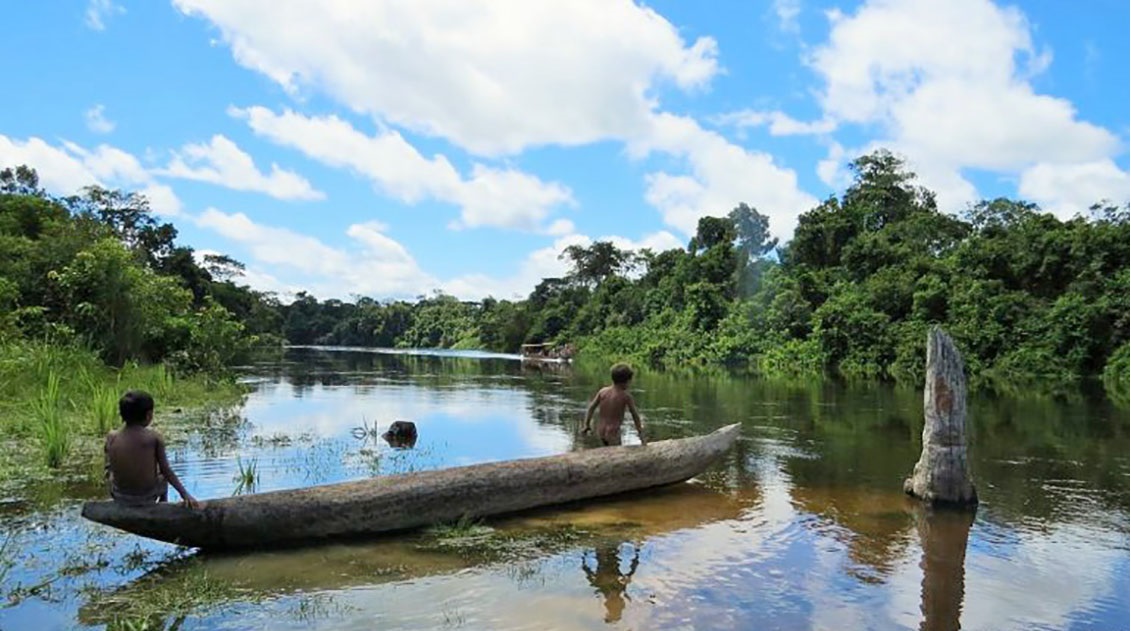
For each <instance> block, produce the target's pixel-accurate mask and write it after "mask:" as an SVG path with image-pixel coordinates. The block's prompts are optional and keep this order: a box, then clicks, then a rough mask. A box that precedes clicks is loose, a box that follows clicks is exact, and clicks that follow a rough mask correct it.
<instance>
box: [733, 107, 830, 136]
mask: <svg viewBox="0 0 1131 631" xmlns="http://www.w3.org/2000/svg"><path fill="white" fill-rule="evenodd" d="M715 120H716V122H718V123H719V124H723V125H734V126H736V127H739V128H743V127H762V126H767V127H769V130H770V135H771V136H803V135H819V134H828V133H830V132H832V131H833V130H834V129H836V123H835V122H834V121H832V120H829V119H821V120H816V121H810V122H805V121H799V120H797V119H796V118H793V117H792V116H790V115H789V114H786V113H784V112H779V111H762V110H749V109H747V110H740V111H737V112H731V113H729V114H723V115H722V116H718V117H716V119H715Z"/></svg>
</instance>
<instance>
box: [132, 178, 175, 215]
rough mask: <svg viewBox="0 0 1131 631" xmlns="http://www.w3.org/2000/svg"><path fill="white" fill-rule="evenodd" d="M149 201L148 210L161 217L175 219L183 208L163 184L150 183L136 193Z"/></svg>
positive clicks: (170, 190)
mask: <svg viewBox="0 0 1131 631" xmlns="http://www.w3.org/2000/svg"><path fill="white" fill-rule="evenodd" d="M138 192H139V193H141V194H142V195H145V197H146V199H148V200H149V209H150V210H152V211H153V213H154V214H156V215H160V216H162V217H175V216H177V215H180V214H181V211H182V210H184V207H183V206H182V205H181V200H180V199H179V198H178V197H177V194H176V193H174V192H173V189H172V188H169V186H167V185H165V184H157V183H151V184H149V185H148V186H146V187H145V188H142V189H141V190H139V191H138Z"/></svg>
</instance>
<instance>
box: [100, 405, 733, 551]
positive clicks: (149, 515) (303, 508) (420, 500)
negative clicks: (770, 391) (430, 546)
mask: <svg viewBox="0 0 1131 631" xmlns="http://www.w3.org/2000/svg"><path fill="white" fill-rule="evenodd" d="M738 434H739V426H738V425H737V424H735V425H728V426H726V427H723V428H720V429H718V430H715V431H714V432H713V433H711V434H707V435H705V436H695V437H691V438H681V439H673V440H662V441H657V442H654V443H649V444H648V445H647V446H640V445H634V446H627V447H602V448H597V449H588V450H583V451H574V452H569V453H565V454H561V455H557V456H546V457H542V458H525V459H520V460H506V461H503V462H494V463H486V464H477V465H471V466H466V467H454V468H451V469H439V470H434V471H420V472H414V473H405V474H401V475H391V476H384V477H377V478H372V479H368V480H358V481H355V482H340V483H337V484H327V485H323V486H315V487H310V488H303V489H293V490H288V491H271V492H267V493H256V494H250V495H238V496H235V497H225V498H222V499H216V500H208V501H204V502H201V507H200V508H199V509H196V510H193V509H190V508H187V507H185V506H182V505H180V504H175V503H163V504H152V505H149V506H127V505H125V504H119V503H117V502H114V501H97V502H87V503H85V504H84V505H83V507H82V516H83V517H85V518H87V519H89V520H91V521H95V522H98V523H100V524H106V525H107V526H113V527H115V528H118V529H121V530H125V531H127V532H131V533H134V534H137V535H141V536H143V537H149V538H151V539H157V540H159V541H167V542H169V543H175V544H180V545H185V546H193V547H198V548H206V549H213V550H222V549H240V548H260V547H271V546H280V545H295V544H301V543H310V542H316V541H319V540H324V539H329V538H335V537H345V536H358V535H372V534H378V533H383V532H391V531H400V530H409V529H413V528H419V527H422V526H430V525H435V524H438V523H445V522H451V521H455V520H458V519H462V518H465V517H470V518H477V517H486V516H490V515H501V514H506V513H514V512H518V511H523V510H527V509H531V508H537V507H540V506H550V505H553V504H562V503H566V502H574V501H578V500H585V499H590V498H595V497H603V496H608V495H615V494H618V493H625V492H627V491H636V490H640V489H645V488H650V487H656V486H663V485H667V484H674V483H676V482H682V481H684V480H688V479H690V478H692V477H694V476H696V475H698V474H700V473H702V472H703V471H704V470H705V469H706V468H707V467H708V466H710V465H711V464H712V463H714V462H716V461H717V460H719V459H720V458H721V457H722V456H723V454H725V453H726V451H727V450H728V449H730V447H731V445H733V444H734V441H735V440H736V439H737V438H738Z"/></svg>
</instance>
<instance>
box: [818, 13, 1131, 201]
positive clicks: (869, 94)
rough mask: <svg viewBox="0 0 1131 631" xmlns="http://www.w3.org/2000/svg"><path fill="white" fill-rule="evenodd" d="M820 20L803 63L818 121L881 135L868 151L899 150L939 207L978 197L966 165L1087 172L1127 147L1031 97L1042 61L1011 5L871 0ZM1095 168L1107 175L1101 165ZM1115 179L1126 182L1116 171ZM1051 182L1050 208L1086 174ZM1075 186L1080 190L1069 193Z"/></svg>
mask: <svg viewBox="0 0 1131 631" xmlns="http://www.w3.org/2000/svg"><path fill="white" fill-rule="evenodd" d="M830 16H831V23H832V30H831V32H830V34H829V39H828V41H827V42H826V43H825V44H823V45H821V46H818V47H817V48H815V49H814V50H813V52H812V53H811V55H810V56H809V58H808V63H809V64H810V65H811V67H812V68H813V69H814V70H815V71H816V72H817V74H818V76H819V77H820V78H821V79H822V81H823V83H824V86H823V89H822V90H821V93H820V97H819V101H820V104H821V106H822V108H823V110H824V113H825V118H826V119H827V120H829V121H832V122H834V123H836V124H838V125H842V124H852V125H859V126H865V127H869V128H870V127H878V128H879V129H880V130H882V131H881V133H882V134H883V135H884V137H881V138H877V139H876V140H875V141H874V142H873V143H872V146H886V147H890V148H892V149H894V150H895V151H897V152H898V153H901V154H903V155H905V156H907V158H908V159H909V162H910V164H911V167H912V168H913V169H915V170H916V171H917V172H918V173H919V175H920V177H921V179H922V180H923V183H924V184H925V185H926V186H928V187H930V188H933V189H936V190H937V192H938V193H939V202H940V205H941V206H942V207H943V208H944V209H947V210H955V209H957V208H960V207H961V206H962V205H964V204H965V203H967V202H970V201H974V199H975V198H976V196H977V190H976V189H975V187H974V186H973V185H972V184H971V183H970V182H969V181H968V180H966V179H965V177H964V176H963V175H962V171H963V170H964V169H978V170H983V171H989V172H993V173H999V174H1005V175H1009V176H1015V175H1018V174H1020V173H1022V172H1025V171H1028V170H1030V169H1033V168H1035V167H1036V166H1037V165H1039V164H1047V165H1050V166H1049V167H1048V168H1052V167H1051V165H1059V167H1058V168H1063V169H1064V170H1065V173H1094V168H1092V167H1089V166H1087V165H1095V164H1097V162H1103V161H1104V160H1106V159H1108V158H1111V157H1112V156H1114V155H1116V154H1117V153H1118V152H1119V151H1121V150H1122V148H1123V145H1124V144H1125V143H1123V142H1121V141H1120V140H1119V138H1117V137H1116V136H1115V134H1113V133H1112V132H1110V131H1109V130H1106V129H1103V128H1102V127H1099V126H1097V125H1094V124H1092V123H1089V122H1087V121H1083V120H1080V119H1079V117H1078V115H1077V112H1076V109H1075V108H1074V107H1073V105H1072V103H1071V102H1069V101H1067V100H1065V99H1062V98H1056V97H1052V96H1048V95H1043V94H1038V93H1037V92H1036V90H1035V89H1034V87H1033V85H1032V84H1031V78H1032V77H1033V76H1035V75H1036V74H1038V73H1040V72H1042V71H1044V70H1045V69H1046V68H1047V67H1048V65H1049V64H1050V63H1051V61H1052V56H1051V53H1050V52H1048V51H1047V50H1044V49H1040V48H1039V47H1038V46H1037V45H1036V44H1035V43H1034V41H1033V39H1032V36H1031V34H1030V30H1031V29H1030V25H1029V23H1028V21H1027V20H1026V18H1025V16H1024V15H1023V14H1022V13H1021V12H1020V11H1019V10H1017V9H1016V8H1013V7H999V6H997V5H995V4H993V3H992V2H990V1H989V0H954V1H952V2H934V1H931V0H870V1H869V2H866V3H865V4H864V5H863V6H862V7H861V8H860V9H859V10H858V11H857V12H856V13H855V14H853V15H845V14H843V13H840V12H837V11H833V12H831V13H830ZM892 33H898V34H899V35H898V37H892V36H891V34H892ZM954 42H962V45H961V46H955V45H954ZM861 149H865V148H861ZM819 169H820V170H821V171H822V173H823V175H822V177H823V179H824V177H825V176H827V175H828V174H829V173H831V172H832V169H831V168H830V167H829V166H828V165H826V164H822V165H821V166H819ZM1105 173H1106V175H1105V176H1104V177H1105V178H1111V177H1114V175H1113V173H1112V171H1111V169H1110V168H1107V169H1106V170H1105ZM1033 177H1039V176H1031V177H1030V186H1029V187H1028V188H1029V190H1032V189H1033V186H1034V185H1033V184H1032V179H1033ZM1122 178H1123V182H1124V184H1123V188H1124V189H1126V188H1127V174H1126V172H1123V173H1122ZM1042 179H1044V180H1045V181H1046V182H1047V181H1048V178H1047V177H1045V178H1042ZM1105 181H1109V182H1110V180H1105ZM1059 185H1060V187H1061V188H1060V192H1059V193H1058V194H1057V196H1056V200H1057V201H1055V202H1054V203H1057V204H1059V203H1061V201H1063V200H1067V199H1070V198H1073V199H1075V198H1079V197H1080V196H1081V195H1084V194H1087V193H1090V192H1093V191H1092V190H1091V189H1094V188H1095V187H1096V184H1095V181H1094V179H1093V180H1080V181H1075V180H1070V179H1067V178H1063V177H1062V178H1060V180H1059ZM1077 186H1079V193H1078V194H1077V193H1074V192H1071V191H1069V190H1067V189H1071V188H1076V187H1077ZM1022 193H1023V194H1024V192H1022ZM1123 199H1126V191H1125V192H1124V196H1123Z"/></svg>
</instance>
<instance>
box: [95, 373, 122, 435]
mask: <svg viewBox="0 0 1131 631" xmlns="http://www.w3.org/2000/svg"><path fill="white" fill-rule="evenodd" d="M118 396H119V395H118V390H117V388H114V387H110V386H106V385H103V384H96V385H93V386H92V388H91V393H90V417H91V418H92V419H94V430H95V432H96V433H97V434H99V435H102V434H105V433H106V432H109V431H110V430H112V429H114V427H115V426H116V425H117V424H118V421H119V418H120V416H119V414H118Z"/></svg>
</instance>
